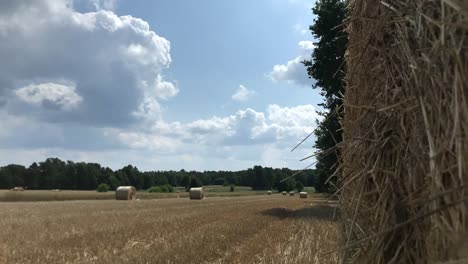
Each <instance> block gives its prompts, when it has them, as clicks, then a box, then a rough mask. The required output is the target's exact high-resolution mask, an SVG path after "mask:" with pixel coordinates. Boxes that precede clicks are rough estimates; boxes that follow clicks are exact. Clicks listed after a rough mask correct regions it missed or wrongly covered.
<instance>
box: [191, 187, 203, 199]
mask: <svg viewBox="0 0 468 264" xmlns="http://www.w3.org/2000/svg"><path fill="white" fill-rule="evenodd" d="M202 199H203V188H202V187H197V188H190V200H202Z"/></svg>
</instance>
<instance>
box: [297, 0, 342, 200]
mask: <svg viewBox="0 0 468 264" xmlns="http://www.w3.org/2000/svg"><path fill="white" fill-rule="evenodd" d="M312 12H313V13H314V14H315V15H316V19H315V20H314V24H313V25H312V26H310V28H309V29H310V30H311V31H312V35H313V36H314V38H315V39H317V40H318V42H316V43H314V44H315V46H316V48H315V49H314V51H313V53H312V59H311V60H308V61H304V62H303V63H304V65H305V66H306V67H307V73H308V74H309V78H313V79H314V80H316V83H315V84H314V85H313V88H315V89H319V90H320V94H321V95H322V96H323V97H324V99H325V101H324V102H323V103H322V104H321V106H322V107H323V108H324V109H325V111H323V112H321V113H320V114H321V115H322V116H323V119H322V121H321V122H320V123H319V124H318V128H317V129H316V130H315V135H316V136H317V140H316V141H315V147H316V148H317V149H318V151H319V155H318V156H317V160H318V162H317V166H316V168H317V178H316V183H315V188H316V190H317V191H319V192H326V191H333V190H334V186H335V184H336V177H333V178H331V179H330V183H331V184H329V185H326V184H325V182H326V181H327V180H328V179H329V178H330V177H331V176H332V175H333V174H334V171H335V169H336V164H337V162H338V158H339V155H340V153H339V150H338V149H337V148H336V144H337V143H339V142H341V140H342V133H341V130H340V128H341V125H340V122H339V120H340V118H341V116H342V113H343V108H342V105H343V96H344V93H345V82H344V77H345V69H344V65H345V64H344V54H345V51H346V46H347V41H348V40H347V35H346V33H345V32H344V31H343V22H344V19H345V17H346V5H345V2H344V1H340V0H319V1H317V3H316V5H315V7H314V8H313V9H312Z"/></svg>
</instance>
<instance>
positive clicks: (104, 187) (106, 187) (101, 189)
mask: <svg viewBox="0 0 468 264" xmlns="http://www.w3.org/2000/svg"><path fill="white" fill-rule="evenodd" d="M109 189H110V187H109V185H107V184H105V183H101V184H99V185H98V187H97V191H98V192H107V191H109Z"/></svg>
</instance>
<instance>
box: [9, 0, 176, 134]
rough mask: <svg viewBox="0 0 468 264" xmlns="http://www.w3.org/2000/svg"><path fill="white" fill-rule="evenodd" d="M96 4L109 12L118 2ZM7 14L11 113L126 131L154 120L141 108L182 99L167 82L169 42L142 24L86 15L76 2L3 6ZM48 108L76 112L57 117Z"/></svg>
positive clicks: (27, 0)
mask: <svg viewBox="0 0 468 264" xmlns="http://www.w3.org/2000/svg"><path fill="white" fill-rule="evenodd" d="M93 3H96V5H98V6H99V7H102V8H105V7H112V6H113V5H114V4H115V1H93ZM0 10H2V11H0V57H1V58H2V60H0V101H1V102H3V103H2V105H3V107H4V109H6V110H7V112H9V113H10V114H14V115H30V114H31V112H34V115H36V116H38V117H39V118H40V119H41V120H45V121H50V122H57V120H67V122H69V123H79V124H84V125H92V126H101V127H108V126H110V127H125V126H130V125H132V124H135V122H138V120H140V119H141V115H143V114H145V113H148V115H149V118H153V117H154V113H153V112H151V113H149V112H144V111H143V112H141V111H140V114H141V115H135V114H134V113H135V112H138V111H139V110H140V109H141V108H142V105H143V106H144V105H147V102H149V101H152V102H153V105H156V104H157V103H159V102H158V101H157V100H161V99H162V100H167V99H170V98H171V97H174V96H175V95H177V92H178V89H177V88H176V86H175V85H174V84H173V83H172V82H170V81H167V80H164V79H163V78H162V76H163V71H164V70H165V69H167V68H168V67H169V65H170V63H171V56H170V42H169V41H168V40H167V39H165V38H163V37H161V36H159V35H158V34H156V32H154V31H153V30H151V29H150V27H149V25H148V23H147V22H145V21H144V20H142V19H139V18H135V17H132V16H117V15H116V14H115V13H113V12H112V11H109V10H102V9H99V10H97V11H96V12H88V13H80V12H78V11H76V10H74V9H73V1H71V0H23V1H2V2H1V3H0ZM5 10H7V11H5ZM31 45H33V46H31ZM64 80H65V81H66V83H72V84H73V85H72V86H70V85H68V84H63V82H64ZM51 84H55V86H54V85H52V86H51ZM57 85H62V86H57ZM45 86H48V87H55V88H45ZM25 87H30V88H28V89H24V88H25ZM31 87H35V88H31ZM58 87H61V88H58ZM64 87H68V88H64ZM72 87H73V89H72ZM33 91H34V94H35V97H30V96H29V97H28V98H26V97H25V95H26V93H28V94H29V95H30V94H31V92H33ZM59 94H60V95H59ZM51 96H55V97H53V98H52V97H51ZM18 98H19V99H20V100H18ZM33 100H36V101H40V102H41V103H40V104H38V106H39V107H36V109H33V110H34V111H32V109H31V108H30V107H25V105H24V104H25V103H26V104H31V102H33ZM36 101H34V102H36ZM49 103H52V106H53V105H55V106H57V107H59V108H61V109H64V108H65V105H66V104H68V105H72V106H73V107H69V108H68V109H67V110H68V111H62V112H58V111H56V112H55V113H54V114H53V115H51V114H50V110H51V109H50V108H51V107H50V106H51V105H50V104H49Z"/></svg>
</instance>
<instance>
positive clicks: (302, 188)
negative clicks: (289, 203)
mask: <svg viewBox="0 0 468 264" xmlns="http://www.w3.org/2000/svg"><path fill="white" fill-rule="evenodd" d="M296 189H297V191H298V192H302V191H303V190H304V185H303V184H302V182H300V181H298V182H296Z"/></svg>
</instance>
